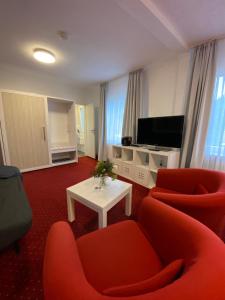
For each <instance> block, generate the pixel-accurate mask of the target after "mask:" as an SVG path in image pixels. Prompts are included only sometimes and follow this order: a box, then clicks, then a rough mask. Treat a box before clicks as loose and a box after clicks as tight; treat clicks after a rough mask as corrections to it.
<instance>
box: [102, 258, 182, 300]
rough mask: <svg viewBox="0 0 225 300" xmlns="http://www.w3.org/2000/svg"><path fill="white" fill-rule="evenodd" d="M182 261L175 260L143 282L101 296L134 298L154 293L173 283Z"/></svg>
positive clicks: (108, 290)
mask: <svg viewBox="0 0 225 300" xmlns="http://www.w3.org/2000/svg"><path fill="white" fill-rule="evenodd" d="M183 262H184V260H183V259H177V260H175V261H173V262H171V263H170V264H169V265H167V266H166V267H165V268H164V269H163V270H161V271H160V272H159V273H157V274H156V275H154V276H153V277H150V278H148V279H145V280H143V281H139V282H135V283H133V284H127V285H121V286H116V287H112V288H109V289H106V290H104V291H103V294H105V295H107V296H122V297H125V296H135V295H140V294H145V293H150V292H154V291H155V290H157V289H160V288H163V287H164V286H166V285H167V284H169V283H171V282H172V281H174V280H175V279H176V278H177V277H178V276H179V274H180V273H181V269H182V267H183Z"/></svg>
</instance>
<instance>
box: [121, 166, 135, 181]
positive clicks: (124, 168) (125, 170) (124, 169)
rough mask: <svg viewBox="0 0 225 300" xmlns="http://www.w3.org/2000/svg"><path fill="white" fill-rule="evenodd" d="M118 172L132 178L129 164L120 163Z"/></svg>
mask: <svg viewBox="0 0 225 300" xmlns="http://www.w3.org/2000/svg"><path fill="white" fill-rule="evenodd" d="M120 172H121V175H122V176H125V177H129V178H132V177H133V174H134V171H133V166H131V165H129V164H122V166H121V171H120Z"/></svg>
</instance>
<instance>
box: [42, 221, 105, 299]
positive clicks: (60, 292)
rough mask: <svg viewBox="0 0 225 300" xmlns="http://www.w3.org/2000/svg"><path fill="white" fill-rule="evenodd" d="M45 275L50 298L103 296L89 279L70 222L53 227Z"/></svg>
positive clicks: (47, 252)
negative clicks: (85, 273)
mask: <svg viewBox="0 0 225 300" xmlns="http://www.w3.org/2000/svg"><path fill="white" fill-rule="evenodd" d="M43 277H44V278H43V279H44V291H45V299H46V300H53V299H54V300H74V299H76V300H84V299H101V295H100V294H99V293H98V292H97V291H96V290H95V289H93V287H92V286H91V285H90V284H89V283H88V282H87V280H86V277H85V275H84V272H83V268H82V265H81V262H80V258H79V253H78V249H77V245H76V241H75V239H74V235H73V232H72V230H71V228H70V226H69V225H68V224H67V223H66V222H57V223H55V224H54V225H53V226H52V228H51V230H50V231H49V234H48V238H47V243H46V249H45V258H44V269H43ZM77 286H79V289H78V288H77Z"/></svg>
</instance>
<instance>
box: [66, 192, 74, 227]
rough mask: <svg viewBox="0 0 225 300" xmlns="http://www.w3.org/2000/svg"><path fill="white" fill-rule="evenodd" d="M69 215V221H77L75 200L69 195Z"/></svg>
mask: <svg viewBox="0 0 225 300" xmlns="http://www.w3.org/2000/svg"><path fill="white" fill-rule="evenodd" d="M67 213H68V220H69V221H70V222H73V221H74V220H75V209H74V199H72V198H71V197H70V195H69V193H67Z"/></svg>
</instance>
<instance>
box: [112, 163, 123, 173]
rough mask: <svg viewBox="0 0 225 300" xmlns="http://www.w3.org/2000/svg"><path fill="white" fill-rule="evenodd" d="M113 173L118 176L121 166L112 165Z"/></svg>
mask: <svg viewBox="0 0 225 300" xmlns="http://www.w3.org/2000/svg"><path fill="white" fill-rule="evenodd" d="M113 172H114V173H116V174H120V173H121V166H120V165H118V164H116V163H113Z"/></svg>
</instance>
